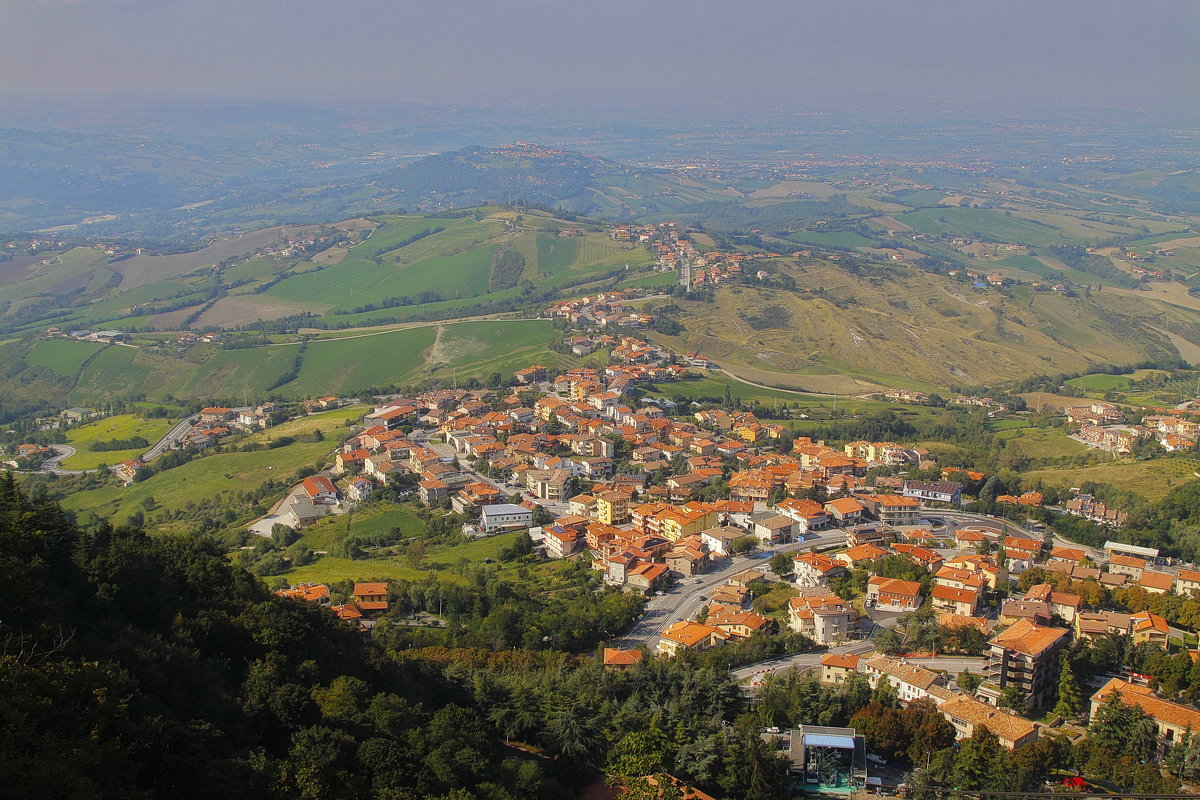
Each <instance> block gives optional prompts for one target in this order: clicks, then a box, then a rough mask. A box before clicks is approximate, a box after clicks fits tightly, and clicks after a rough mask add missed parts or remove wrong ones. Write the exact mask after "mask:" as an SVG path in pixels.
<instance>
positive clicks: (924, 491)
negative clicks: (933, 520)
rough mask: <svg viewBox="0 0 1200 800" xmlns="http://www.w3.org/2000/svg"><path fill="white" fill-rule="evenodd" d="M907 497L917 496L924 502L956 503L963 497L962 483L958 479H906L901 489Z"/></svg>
mask: <svg viewBox="0 0 1200 800" xmlns="http://www.w3.org/2000/svg"><path fill="white" fill-rule="evenodd" d="M901 492H902V494H903V495H904V496H905V497H915V498H916V499H917V500H920V501H921V502H924V503H954V504H955V505H957V504H958V502H959V501H960V500H961V499H962V484H961V483H958V482H957V481H934V482H929V481H905V482H904V488H903V489H902V490H901Z"/></svg>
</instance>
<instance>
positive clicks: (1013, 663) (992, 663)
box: [986, 619, 1071, 708]
mask: <svg viewBox="0 0 1200 800" xmlns="http://www.w3.org/2000/svg"><path fill="white" fill-rule="evenodd" d="M1070 641H1071V633H1070V631H1068V630H1067V629H1066V628H1050V627H1044V626H1041V625H1035V624H1034V623H1032V622H1030V621H1028V620H1024V619H1022V620H1018V621H1016V622H1014V623H1013V624H1012V625H1011V626H1009V627H1008V628H1006V629H1005V630H1003V631H1002V632H1000V633H998V634H996V635H995V636H993V637H992V639H991V641H990V642H989V644H990V645H991V651H990V653H989V654H988V658H987V667H986V670H987V675H988V680H989V681H991V682H992V683H994V684H995V685H996V686H998V687H999V688H1000V689H1001V690H1004V689H1006V688H1008V687H1009V686H1015V687H1016V688H1018V689H1020V690H1021V691H1023V692H1024V693H1025V697H1026V701H1027V702H1028V704H1029V705H1030V706H1031V707H1033V708H1041V707H1043V706H1045V705H1046V704H1047V702H1048V701H1049V700H1050V699H1051V698H1052V697H1053V696H1054V692H1055V687H1056V686H1057V682H1058V654H1059V652H1060V651H1061V650H1062V649H1063V648H1064V647H1066V646H1067V645H1068V644H1069V643H1070Z"/></svg>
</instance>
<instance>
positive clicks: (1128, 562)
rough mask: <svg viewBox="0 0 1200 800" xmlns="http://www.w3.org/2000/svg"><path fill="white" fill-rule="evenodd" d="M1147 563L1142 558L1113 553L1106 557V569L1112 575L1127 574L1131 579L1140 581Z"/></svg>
mask: <svg viewBox="0 0 1200 800" xmlns="http://www.w3.org/2000/svg"><path fill="white" fill-rule="evenodd" d="M1147 566H1149V564H1148V563H1147V562H1146V559H1144V558H1138V557H1137V556H1125V555H1120V554H1114V555H1111V556H1109V558H1108V571H1109V572H1111V573H1112V574H1114V575H1127V576H1129V578H1130V579H1131V580H1133V581H1140V580H1141V579H1142V573H1143V572H1144V571H1145V570H1146V567H1147Z"/></svg>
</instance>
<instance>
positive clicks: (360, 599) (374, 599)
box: [353, 581, 388, 614]
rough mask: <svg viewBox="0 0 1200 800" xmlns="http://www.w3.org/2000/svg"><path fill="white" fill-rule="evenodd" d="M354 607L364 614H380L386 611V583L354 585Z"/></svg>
mask: <svg viewBox="0 0 1200 800" xmlns="http://www.w3.org/2000/svg"><path fill="white" fill-rule="evenodd" d="M353 596H354V605H356V606H358V610H359V611H361V612H362V613H364V614H381V613H383V612H385V611H387V610H388V585H387V582H386V581H377V582H367V583H356V584H354V592H353Z"/></svg>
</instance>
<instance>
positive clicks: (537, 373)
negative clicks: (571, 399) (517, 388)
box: [513, 364, 546, 385]
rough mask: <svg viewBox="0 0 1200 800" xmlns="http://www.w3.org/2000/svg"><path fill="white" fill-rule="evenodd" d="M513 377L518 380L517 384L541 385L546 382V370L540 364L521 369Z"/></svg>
mask: <svg viewBox="0 0 1200 800" xmlns="http://www.w3.org/2000/svg"><path fill="white" fill-rule="evenodd" d="M513 377H515V378H516V379H517V383H520V384H524V385H529V384H531V383H540V382H541V381H544V380H546V368H545V367H543V366H541V365H540V364H535V365H533V366H529V367H526V368H525V369H519V370H517V371H516V372H515V373H513Z"/></svg>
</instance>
